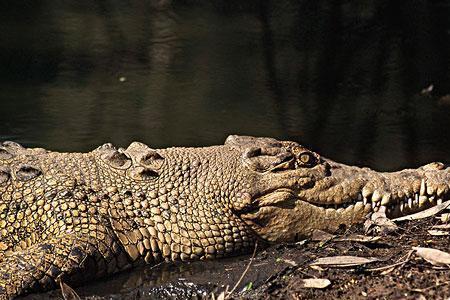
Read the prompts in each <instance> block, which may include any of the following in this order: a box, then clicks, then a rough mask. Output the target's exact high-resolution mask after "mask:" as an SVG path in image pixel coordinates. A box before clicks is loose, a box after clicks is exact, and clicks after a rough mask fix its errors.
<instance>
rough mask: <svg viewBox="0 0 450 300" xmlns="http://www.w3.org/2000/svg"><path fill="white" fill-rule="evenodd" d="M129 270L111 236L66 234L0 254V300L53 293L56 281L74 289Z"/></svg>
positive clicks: (123, 254) (123, 252)
mask: <svg viewBox="0 0 450 300" xmlns="http://www.w3.org/2000/svg"><path fill="white" fill-rule="evenodd" d="M130 266H131V264H130V261H129V258H128V255H127V254H126V253H125V251H124V250H123V248H122V246H121V245H120V244H119V243H118V242H117V241H116V239H115V238H114V237H113V236H109V235H104V236H102V238H98V237H93V236H90V235H86V234H82V233H71V234H66V235H64V236H61V237H57V238H53V239H50V240H47V241H44V242H41V243H38V244H35V245H33V246H31V247H29V248H27V249H25V250H19V251H15V252H9V253H5V254H3V257H2V259H1V261H0V299H11V298H14V297H16V296H18V295H22V294H26V293H30V292H36V291H39V292H41V291H43V290H49V289H54V288H56V287H58V286H59V281H63V282H65V283H67V284H69V285H77V284H80V283H81V282H86V281H88V280H89V279H94V278H98V277H99V276H102V275H106V274H112V273H115V272H118V271H120V270H124V269H127V268H128V267H130Z"/></svg>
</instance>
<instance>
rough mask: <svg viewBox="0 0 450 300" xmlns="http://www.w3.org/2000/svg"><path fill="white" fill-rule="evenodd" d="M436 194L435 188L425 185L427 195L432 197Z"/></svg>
mask: <svg viewBox="0 0 450 300" xmlns="http://www.w3.org/2000/svg"><path fill="white" fill-rule="evenodd" d="M435 192H436V188H435V187H434V186H432V185H431V184H428V185H427V194H428V195H430V196H431V195H434V193H435Z"/></svg>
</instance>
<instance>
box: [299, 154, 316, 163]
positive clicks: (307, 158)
mask: <svg viewBox="0 0 450 300" xmlns="http://www.w3.org/2000/svg"><path fill="white" fill-rule="evenodd" d="M298 159H299V160H300V162H301V163H302V164H304V165H307V166H313V165H315V164H316V158H315V157H314V155H312V154H311V153H309V152H302V153H300V154H299V155H298Z"/></svg>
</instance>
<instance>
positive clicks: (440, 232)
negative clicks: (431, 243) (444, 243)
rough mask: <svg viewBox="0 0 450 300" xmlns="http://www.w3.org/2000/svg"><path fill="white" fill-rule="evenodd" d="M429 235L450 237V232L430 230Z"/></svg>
mask: <svg viewBox="0 0 450 300" xmlns="http://www.w3.org/2000/svg"><path fill="white" fill-rule="evenodd" d="M428 233H429V234H431V235H434V236H443V235H450V232H448V231H443V230H433V229H432V230H428Z"/></svg>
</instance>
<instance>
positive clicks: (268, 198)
mask: <svg viewBox="0 0 450 300" xmlns="http://www.w3.org/2000/svg"><path fill="white" fill-rule="evenodd" d="M226 144H228V145H232V146H234V147H239V148H240V149H241V152H242V153H243V154H242V162H243V164H244V165H245V167H246V168H247V169H248V170H249V171H250V172H252V174H253V176H250V177H252V178H253V179H252V181H253V182H252V184H251V185H250V186H251V187H250V189H249V191H248V192H247V193H246V194H245V195H241V197H240V199H247V201H237V202H236V203H235V204H234V209H235V211H236V213H237V214H238V215H239V217H240V218H241V219H242V220H243V221H244V222H246V223H247V224H248V225H249V226H250V227H251V228H252V229H253V230H254V231H255V232H256V233H257V234H258V235H259V236H260V237H261V238H263V239H265V240H267V241H270V242H275V241H293V240H297V239H299V238H301V237H305V236H308V235H309V234H311V232H312V231H313V230H314V229H321V230H326V231H335V230H337V229H338V228H340V227H342V226H348V225H351V224H354V223H361V222H364V220H365V219H366V218H367V216H368V215H370V214H371V213H374V212H380V213H384V214H385V215H386V216H387V217H388V218H392V217H397V216H401V215H407V214H411V213H414V212H417V211H419V210H423V209H425V208H428V207H430V206H433V205H436V204H439V203H440V202H442V200H443V199H446V198H448V196H449V195H450V193H449V183H450V168H448V167H447V166H445V165H444V164H442V163H431V164H428V165H425V166H423V167H420V168H418V169H407V170H402V171H398V172H391V173H381V172H376V171H373V170H371V169H369V168H359V167H354V166H347V165H344V164H339V163H336V162H334V161H332V160H329V159H326V158H323V157H321V156H320V155H318V154H317V153H314V152H312V151H310V150H308V149H306V148H305V147H303V146H301V145H299V144H297V143H294V142H287V141H278V140H275V139H270V138H252V137H238V136H230V137H229V138H228V139H227V143H226Z"/></svg>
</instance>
